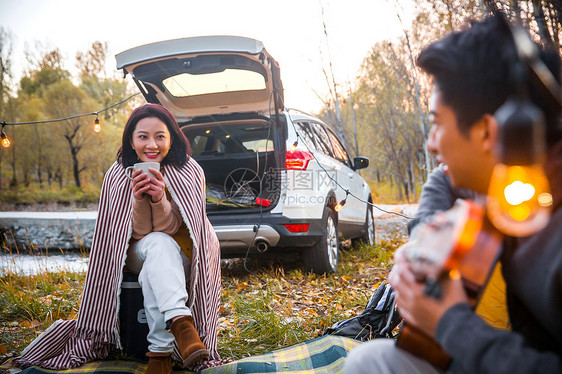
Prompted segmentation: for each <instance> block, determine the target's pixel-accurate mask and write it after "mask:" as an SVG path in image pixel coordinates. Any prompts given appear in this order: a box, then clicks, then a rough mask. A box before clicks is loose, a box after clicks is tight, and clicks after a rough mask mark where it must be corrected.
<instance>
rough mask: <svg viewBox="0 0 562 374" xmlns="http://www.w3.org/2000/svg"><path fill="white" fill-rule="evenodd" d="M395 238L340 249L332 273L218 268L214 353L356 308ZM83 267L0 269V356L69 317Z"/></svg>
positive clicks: (236, 350) (312, 332) (240, 350)
mask: <svg viewBox="0 0 562 374" xmlns="http://www.w3.org/2000/svg"><path fill="white" fill-rule="evenodd" d="M400 244H401V242H400V241H398V240H397V241H391V242H383V243H382V244H381V245H377V246H375V247H370V246H366V245H363V246H361V247H359V248H357V249H354V250H344V251H342V252H341V258H340V269H339V271H338V273H337V274H329V275H316V274H313V273H306V272H304V271H303V270H302V269H300V268H299V267H297V266H295V265H294V264H293V265H291V264H284V266H281V265H280V264H278V263H269V264H266V263H263V262H262V263H257V262H255V261H251V262H250V263H249V266H250V270H252V272H253V273H254V274H256V275H257V276H258V277H259V278H260V279H258V278H257V277H256V276H254V275H251V274H249V273H247V272H245V271H244V270H243V269H242V268H241V266H240V267H238V268H236V267H235V268H234V269H228V268H223V269H222V272H223V280H222V293H221V308H220V312H219V332H218V334H219V339H218V342H219V343H218V344H219V352H220V354H221V356H222V357H223V358H231V359H234V360H236V359H240V358H243V357H247V356H253V355H258V354H261V353H264V352H268V351H271V350H274V349H278V348H282V347H287V346H290V345H293V344H295V343H299V342H303V341H305V340H309V339H313V338H316V337H317V336H318V335H319V334H321V333H322V332H323V331H324V330H325V329H326V328H327V327H329V326H331V325H332V324H333V323H335V322H337V321H339V320H342V319H347V318H349V317H351V316H354V315H356V314H357V313H359V312H361V310H362V309H363V308H364V306H365V305H366V303H367V301H368V299H369V297H370V296H371V294H372V292H373V291H374V290H375V288H376V287H377V286H378V284H379V283H380V282H381V281H382V280H383V279H385V277H386V275H387V273H388V271H389V269H390V267H391V264H392V255H393V251H394V249H396V248H397V247H398V246H399V245H400ZM84 280H85V273H73V272H69V271H61V272H56V273H48V272H44V273H41V274H38V275H30V276H26V275H22V274H18V273H15V272H9V273H6V272H4V273H3V274H0V311H1V313H0V361H3V359H6V358H9V357H14V356H17V355H19V354H20V353H21V351H22V350H23V348H25V347H26V346H27V345H28V344H29V343H30V342H31V341H32V340H33V339H34V338H35V337H37V336H38V335H39V334H40V333H41V332H42V331H44V330H45V329H46V328H47V327H48V326H49V325H50V324H51V323H52V322H53V321H55V320H57V319H60V318H62V319H67V318H75V316H76V313H77V312H78V304H79V297H80V294H81V292H82V288H83V284H84Z"/></svg>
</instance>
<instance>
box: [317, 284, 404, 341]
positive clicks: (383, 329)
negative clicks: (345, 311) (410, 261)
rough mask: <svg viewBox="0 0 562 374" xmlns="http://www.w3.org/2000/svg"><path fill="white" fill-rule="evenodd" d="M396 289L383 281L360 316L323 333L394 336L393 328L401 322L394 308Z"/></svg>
mask: <svg viewBox="0 0 562 374" xmlns="http://www.w3.org/2000/svg"><path fill="white" fill-rule="evenodd" d="M394 303H395V299H394V290H393V289H392V287H390V284H387V283H385V282H383V283H381V284H380V285H379V286H378V287H377V289H376V290H375V292H374V293H373V295H372V296H371V298H370V299H369V302H368V303H367V306H366V307H365V310H364V311H363V312H362V313H361V314H359V315H358V316H355V317H352V318H349V319H346V320H345V321H339V322H336V323H335V324H334V325H332V327H330V328H328V329H326V331H324V333H323V334H322V335H339V336H345V337H348V338H352V339H356V340H361V341H364V340H371V339H375V338H393V337H394V335H393V334H392V332H393V330H394V329H395V328H396V326H398V324H399V323H400V322H401V320H402V319H401V318H400V316H399V314H398V311H396V310H395V308H394Z"/></svg>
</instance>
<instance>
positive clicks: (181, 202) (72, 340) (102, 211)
mask: <svg viewBox="0 0 562 374" xmlns="http://www.w3.org/2000/svg"><path fill="white" fill-rule="evenodd" d="M163 175H164V179H165V181H166V186H167V188H168V190H169V191H170V194H171V196H172V199H174V201H175V202H176V203H177V204H178V206H179V208H180V211H181V214H182V217H183V219H184V221H185V224H186V225H187V228H188V229H189V232H190V234H191V239H192V240H193V257H192V264H191V278H190V282H189V301H188V305H189V307H190V308H191V311H192V313H193V319H194V321H195V326H196V328H197V331H198V332H199V334H200V335H201V337H202V340H203V343H205V346H206V347H207V349H208V350H209V351H210V357H209V359H210V360H218V359H220V357H219V355H218V352H217V325H218V323H217V322H218V309H219V301H220V262H219V261H220V248H219V242H218V239H217V237H216V235H215V232H214V230H213V228H212V226H211V224H210V222H209V220H208V219H207V216H206V203H205V175H204V173H203V170H202V169H201V167H200V166H199V165H198V164H197V162H195V160H193V159H192V158H189V160H188V162H187V163H186V164H185V165H184V166H183V167H182V168H180V169H177V168H175V167H173V166H171V165H166V166H164V168H163ZM130 186H131V182H130V181H129V179H127V177H126V176H125V171H124V169H123V166H122V165H121V164H119V163H117V162H115V163H114V164H113V165H112V166H111V168H110V169H109V170H108V171H107V173H106V175H105V177H104V180H103V184H102V190H101V196H100V203H99V209H98V218H97V220H96V227H95V230H94V237H93V240H92V247H91V250H90V263H89V266H88V273H87V275H86V282H85V285H84V292H83V293H82V297H81V305H80V310H79V312H78V318H77V319H76V320H67V321H63V320H58V321H56V322H55V323H53V325H51V326H50V327H49V328H48V329H47V330H46V331H45V332H44V333H43V334H41V335H40V336H39V337H37V339H35V340H34V341H33V342H32V343H31V344H30V345H29V346H28V347H27V348H26V349H25V350H24V351H23V352H22V354H21V356H20V357H18V358H17V359H16V360H15V361H14V362H15V363H16V364H17V365H19V366H20V367H27V366H31V365H36V366H41V367H44V368H51V369H67V368H73V367H78V366H80V365H83V364H85V363H87V362H90V361H93V360H97V359H102V358H105V357H106V356H107V355H108V353H109V351H110V349H112V348H114V347H117V348H121V342H120V339H119V322H118V313H119V293H120V285H121V281H122V278H123V266H124V264H125V258H126V254H127V247H128V245H129V240H130V237H131V233H132V203H133V199H134V197H133V194H132V191H131V187H130Z"/></svg>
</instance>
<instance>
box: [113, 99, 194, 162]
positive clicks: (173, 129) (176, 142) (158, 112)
mask: <svg viewBox="0 0 562 374" xmlns="http://www.w3.org/2000/svg"><path fill="white" fill-rule="evenodd" d="M149 117H154V118H158V119H159V120H161V121H162V122H164V123H165V124H166V127H167V128H168V131H169V132H170V136H171V144H170V150H169V151H168V154H167V155H166V157H164V159H163V160H162V162H161V164H163V165H168V164H169V165H174V166H178V167H179V166H182V165H184V164H185V163H186V162H187V160H188V159H189V157H190V156H191V147H190V145H189V141H188V140H187V138H186V137H185V135H184V134H183V132H182V131H181V129H180V127H179V125H178V122H177V121H176V119H175V118H174V116H173V115H172V113H170V112H169V111H168V109H166V108H164V107H163V106H162V105H159V104H145V105H143V106H140V107H138V108H136V109H135V110H133V112H132V113H131V115H130V116H129V119H128V120H127V123H126V124H125V129H124V130H123V139H122V140H121V148H119V151H118V152H117V161H118V162H120V163H121V164H122V165H123V167H125V168H126V167H128V166H131V165H133V164H135V163H136V162H139V159H138V157H137V153H136V152H135V150H134V149H133V147H132V146H131V142H132V139H133V132H134V131H135V128H136V127H137V123H138V122H139V121H140V120H141V119H143V118H149Z"/></svg>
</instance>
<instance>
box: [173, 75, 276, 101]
mask: <svg viewBox="0 0 562 374" xmlns="http://www.w3.org/2000/svg"><path fill="white" fill-rule="evenodd" d="M162 83H163V84H164V87H166V90H168V92H170V94H171V95H172V96H175V97H186V96H197V95H205V94H213V93H220V92H235V91H253V90H265V78H264V76H263V75H261V74H260V73H258V72H255V71H250V70H242V69H224V70H223V71H221V72H218V73H217V72H215V73H208V74H189V73H182V74H178V75H174V76H171V77H169V78H166V79H164V80H163V81H162Z"/></svg>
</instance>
